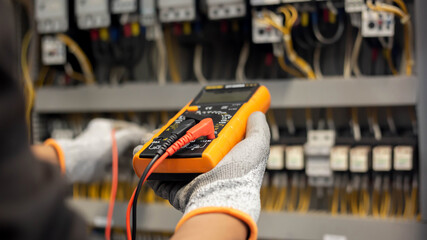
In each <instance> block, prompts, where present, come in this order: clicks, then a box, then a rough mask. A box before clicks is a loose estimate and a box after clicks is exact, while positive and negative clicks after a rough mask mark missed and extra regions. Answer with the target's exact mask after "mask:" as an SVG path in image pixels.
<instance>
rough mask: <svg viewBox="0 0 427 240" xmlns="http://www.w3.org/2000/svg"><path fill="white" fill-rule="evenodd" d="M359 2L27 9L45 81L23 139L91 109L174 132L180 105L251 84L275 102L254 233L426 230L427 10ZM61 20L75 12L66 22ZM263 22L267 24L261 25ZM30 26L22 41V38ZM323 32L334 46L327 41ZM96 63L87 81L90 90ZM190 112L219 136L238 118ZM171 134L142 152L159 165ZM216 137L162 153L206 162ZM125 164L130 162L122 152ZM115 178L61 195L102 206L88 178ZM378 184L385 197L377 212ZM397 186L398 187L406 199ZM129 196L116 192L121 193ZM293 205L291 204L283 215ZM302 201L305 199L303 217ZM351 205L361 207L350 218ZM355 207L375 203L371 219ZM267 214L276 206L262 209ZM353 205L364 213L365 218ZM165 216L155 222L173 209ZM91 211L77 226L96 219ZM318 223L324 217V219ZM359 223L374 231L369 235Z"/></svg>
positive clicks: (45, 2) (408, 2)
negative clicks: (202, 93) (206, 118)
mask: <svg viewBox="0 0 427 240" xmlns="http://www.w3.org/2000/svg"><path fill="white" fill-rule="evenodd" d="M366 2H367V1H366V0H339V1H338V0H249V1H243V0H201V1H195V0H169V1H168V0H159V1H156V0H136V1H135V0H85V1H80V0H74V1H68V0H35V4H34V10H35V16H36V21H37V30H38V33H39V34H40V36H37V39H40V44H33V43H34V42H37V41H33V43H31V45H30V48H29V50H28V51H29V52H28V59H29V60H30V58H32V57H33V54H32V49H34V48H33V46H36V47H40V49H39V50H40V51H39V52H40V54H36V55H37V56H39V57H40V59H37V60H38V61H40V64H31V65H32V67H31V71H33V68H34V67H36V66H40V67H41V68H40V69H37V70H39V71H38V72H35V74H32V75H34V76H33V77H37V79H38V80H40V81H38V82H37V86H40V85H42V86H41V87H39V88H37V91H38V92H37V96H36V100H35V104H34V116H33V124H32V126H33V127H32V128H33V129H32V132H33V135H32V139H33V140H34V141H35V142H39V143H40V142H43V141H44V140H45V139H47V138H74V137H76V136H78V135H79V134H80V133H81V132H82V130H83V129H85V128H86V126H87V123H88V122H89V121H90V120H91V119H93V117H94V116H99V117H106V118H114V119H124V120H126V121H132V122H134V123H137V124H139V125H140V126H143V127H146V126H147V125H149V126H150V128H149V129H147V132H152V130H153V129H158V128H161V127H162V126H165V129H167V128H169V130H170V129H172V128H173V127H174V126H173V125H174V124H176V123H178V122H179V121H181V120H182V117H178V118H176V119H174V121H173V122H168V119H170V117H171V116H175V114H176V112H177V110H179V109H180V108H181V107H182V106H184V105H185V104H188V102H189V100H190V99H189V98H188V97H189V96H191V95H192V94H193V93H195V92H196V91H198V90H199V88H200V85H201V84H203V85H205V84H210V83H212V82H216V81H220V82H223V81H230V82H229V83H234V79H236V80H235V81H236V82H239V83H240V81H243V82H244V83H249V84H250V83H252V82H254V81H257V82H260V83H262V84H263V85H265V86H266V87H267V88H268V89H270V92H271V93H272V109H271V112H269V113H268V114H266V115H267V121H268V123H269V125H270V126H271V135H272V139H271V149H270V156H269V159H268V162H267V169H266V174H265V176H266V177H265V178H264V182H263V183H262V184H261V185H262V187H261V193H262V194H261V202H262V204H261V206H262V210H266V211H276V213H274V214H273V215H274V217H271V216H272V214H271V213H264V212H261V217H260V223H261V224H260V236H259V238H261V239H270V238H277V239H282V238H286V239H287V238H290V239H292V238H299V239H322V237H324V238H325V239H326V237H325V236H326V233H328V234H329V233H330V234H342V235H345V237H346V239H390V240H399V237H401V235H399V234H400V232H404V234H405V236H407V238H408V239H416V240H418V239H423V236H425V235H426V234H427V228H426V227H425V223H421V222H418V221H417V220H416V219H417V218H418V217H419V216H420V215H421V219H422V221H424V220H425V219H427V217H426V216H427V214H426V212H425V211H422V209H427V207H426V206H427V204H426V203H427V201H425V200H426V199H427V197H426V196H427V195H426V194H425V191H424V192H423V189H425V188H424V187H425V186H424V185H425V184H426V181H425V180H426V178H425V176H424V175H423V173H424V172H426V166H427V165H426V164H424V165H423V161H422V159H424V158H425V154H423V153H422V152H424V153H425V149H424V147H423V146H424V145H426V144H425V142H423V141H422V139H427V138H425V136H426V131H425V130H426V129H425V126H427V124H425V121H422V119H423V116H425V115H426V114H425V111H424V109H427V108H426V107H425V103H427V101H426V99H425V98H424V97H423V96H424V95H423V94H421V95H419V94H418V92H419V91H421V92H425V91H424V89H425V87H426V84H424V81H422V79H423V78H426V76H425V72H423V71H422V69H423V68H422V67H421V68H419V67H420V66H423V64H425V62H426V61H425V58H423V56H427V54H424V52H425V51H423V47H422V46H423V44H422V43H423V42H426V41H427V39H426V36H424V35H425V34H423V33H424V32H423V31H422V26H423V22H424V21H423V20H424V18H425V17H424V16H423V17H420V14H419V12H422V9H426V8H427V1H424V0H415V1H413V0H404V1H403V2H404V4H405V6H406V7H402V6H400V5H399V3H397V1H393V0H376V1H372V2H373V4H374V5H375V4H377V5H378V6H380V5H382V6H386V5H393V6H394V7H395V8H399V9H401V10H402V11H404V9H405V8H407V10H408V14H404V15H406V16H403V17H402V16H400V15H399V16H398V15H397V14H389V13H385V12H381V11H380V9H379V8H377V9H376V10H372V8H368V5H367V4H366ZM424 2H426V4H424ZM70 7H72V8H74V10H75V11H72V10H71V11H70V9H69V8H70ZM67 8H68V9H67ZM279 8H280V9H279ZM291 8H294V10H296V12H297V14H298V17H297V20H296V22H295V23H294V24H292V26H291V27H290V28H289V29H288V30H289V32H290V35H287V36H286V37H284V34H283V33H282V32H281V31H279V30H277V29H278V28H281V27H287V26H286V25H285V23H289V22H292V21H289V19H292V17H289V16H287V15H286V11H287V10H289V11H290V14H291V15H294V13H295V11H291V10H290V9H291ZM238 9H239V10H238ZM282 11H283V12H282ZM416 11H418V15H417V14H415V12H416ZM69 12H74V13H73V14H75V17H73V16H71V17H70V16H67V14H69ZM285 16H286V17H285ZM269 17H271V20H272V21H273V22H274V23H276V25H275V24H272V23H271V21H269V20H267V19H268V18H269ZM285 18H286V19H285ZM96 19H98V20H96ZM110 19H111V20H110ZM123 19H126V20H123ZM25 20H26V19H24V21H22V22H23V23H24V28H23V29H22V32H25V30H28V29H25V28H26V27H27V26H25V25H26V21H25ZM104 20H105V21H104ZM218 20H221V21H218ZM285 20H288V21H285ZM64 21H66V24H62V22H64ZM68 21H69V22H68ZM123 21H126V24H125V23H124V22H123ZM138 21H139V23H140V24H137V23H136V22H138ZM128 23H131V24H128ZM406 23H408V24H411V26H412V27H411V26H410V27H409V28H408V25H405V24H406ZM76 24H77V27H76V26H75V25H76ZM273 25H275V26H273ZM65 26H66V28H65ZM104 27H106V28H104ZM341 27H342V28H343V29H344V30H343V31H342V32H341V31H340V29H341ZM100 28H101V29H100ZM248 28H249V29H248ZM66 29H69V31H67V30H66ZM420 29H421V30H420ZM31 30H33V29H31ZM88 30H90V31H88ZM282 30H283V32H287V31H286V30H287V29H285V28H283V29H282ZM57 32H67V33H68V37H69V38H71V39H72V40H74V42H75V43H77V44H78V45H79V46H80V48H81V50H82V51H83V53H84V54H85V55H86V56H87V62H86V60H84V59H83V58H82V57H81V55H78V54H76V53H77V52H75V51H74V49H77V48H73V47H72V44H69V43H70V42H67V45H64V43H63V42H61V41H60V40H58V37H59V36H55V34H54V33H57ZM34 37H35V36H34V35H33V40H34V39H36V38H34ZM61 39H62V40H63V38H61ZM330 39H336V40H334V41H333V42H334V43H328V42H330V41H329V40H330ZM288 40H291V41H288ZM251 41H252V42H251ZM23 43H25V42H23ZM407 43H410V44H407ZM415 43H416V44H418V45H415ZM67 48H68V52H67ZM407 49H409V51H407ZM408 52H410V53H412V54H408ZM76 57H77V58H76ZM76 59H78V60H82V59H83V61H76ZM422 59H424V60H422ZM30 62H33V61H30ZM303 62H305V63H306V64H305V65H304V64H302V63H303ZM408 63H409V64H408ZM33 66H34V67H33ZM48 66H53V67H48ZM417 67H418V68H417ZM90 68H92V70H93V75H94V76H95V84H92V85H90V86H86V84H89V83H90V82H89V81H86V79H87V78H88V77H90V74H91V73H90V71H89V70H90ZM308 69H311V70H312V72H313V74H312V75H313V76H311V75H310V76H309V71H308ZM88 71H89V73H88ZM414 73H416V74H414ZM308 78H310V80H311V79H313V80H314V79H319V80H320V79H323V80H322V81H319V80H318V81H309V79H308ZM163 80H164V81H163ZM343 80H344V81H343ZM39 83H40V84H39ZM88 96H90V98H88ZM159 96H161V97H159ZM153 99H155V101H153ZM141 103H147V104H141ZM189 105H191V104H189ZM196 105H197V110H194V109H196V108H194V106H192V107H191V109H188V111H187V112H185V113H182V114H179V115H180V116H181V115H183V116H184V117H186V118H187V117H190V118H191V117H194V115H196V116H197V115H205V114H204V113H203V112H205V113H206V115H207V114H208V113H209V115H210V116H211V117H213V118H214V122H215V126H216V127H217V129H216V130H217V132H218V131H220V132H223V131H224V128H223V127H222V126H220V125H219V124H221V122H222V123H223V124H224V123H225V124H226V125H227V124H230V121H231V120H227V118H229V115H232V114H233V113H234V112H235V111H240V109H241V106H240V108H239V107H238V106H232V105H229V104H217V105H212V106H210V105H208V104H196ZM222 107H228V108H227V109H222ZM411 110H412V111H413V112H414V113H412V114H411V113H410V111H411ZM197 111H200V112H199V113H201V114H199V113H197ZM191 115H193V116H191ZM223 118H224V119H223ZM35 119H36V120H35ZM37 119H40V120H39V124H37V122H36V121H37ZM424 120H425V119H424ZM34 122H36V123H34ZM227 126H228V125H227ZM242 126H243V124H242ZM36 128H37V129H36ZM38 128H39V129H41V130H39V129H38ZM221 128H222V130H221ZM169 130H168V131H169ZM168 131H165V132H164V133H163V134H162V135H161V137H160V135H159V138H158V139H155V141H153V142H151V143H148V145H149V147H148V148H147V149H146V150H144V152H143V155H142V157H144V159H145V158H146V159H150V157H152V156H153V155H152V154H153V152H155V151H156V150H155V149H156V148H157V147H158V144H159V143H161V142H163V141H164V138H167V136H168ZM316 131H334V132H335V137H329V138H328V139H329V140H332V139H334V142H329V143H325V144H323V143H322V144H315V143H314V140H315V139H316V140H320V139H322V138H323V137H322V136H323V134H320V132H318V133H319V134H313V132H316ZM156 137H157V136H156ZM156 137H155V138H156ZM163 137H164V138H163ZM314 138H315V139H314ZM213 141H215V140H208V139H198V140H195V141H193V142H191V143H189V144H188V145H186V146H184V148H183V149H181V150H180V151H179V152H177V153H176V155H175V158H171V159H167V160H170V162H172V163H175V162H176V161H180V160H181V159H186V160H185V161H187V160H188V161H190V159H191V160H194V159H198V158H200V156H202V157H203V153H202V152H203V151H205V150H206V149H207V148H209V147H211V146H212V143H213ZM129 155H130V153H129ZM139 156H141V155H139ZM122 157H123V159H127V160H125V161H128V160H129V159H130V158H131V156H122ZM144 161H145V162H148V161H146V160H144ZM194 162H196V164H199V163H200V161H199V160H195V161H194ZM162 164H163V163H162ZM189 165H190V164H189ZM120 167H121V166H120ZM126 167H127V168H126ZM144 167H145V166H143V165H141V166H140V169H141V170H143V169H144ZM125 168H126V169H125ZM129 168H130V166H124V167H123V168H121V169H120V171H123V172H126V174H127V175H126V176H127V177H128V178H123V179H125V180H123V181H122V180H121V179H122V178H121V177H120V176H119V181H121V183H123V184H121V183H119V184H118V185H119V188H120V187H123V188H125V187H127V186H122V185H129V188H130V185H132V183H134V181H135V180H136V178H137V177H138V175H135V174H134V173H133V172H132V174H130V172H131V171H129V170H130V169H129ZM173 170H176V168H173ZM205 170H208V169H207V168H206V169H205ZM162 171H163V170H162ZM177 171H178V170H177ZM179 171H181V170H179ZM193 172H194V173H196V171H193ZM200 172H204V170H203V171H199V173H200ZM158 173H162V172H157V173H156V174H158ZM177 174H178V172H177ZM196 174H198V173H196ZM157 176H158V175H157ZM109 177H110V176H109V175H105V176H104V179H102V180H101V181H102V182H101V183H94V184H92V183H84V184H83V183H78V184H76V185H75V186H77V187H75V186H74V187H75V188H73V190H75V189H77V190H75V191H79V193H78V197H79V198H78V199H76V200H74V199H73V200H72V201H71V202H79V201H90V202H91V204H93V205H97V204H104V202H102V201H103V200H100V201H97V200H95V199H94V198H93V196H92V195H91V193H93V192H92V190H93V189H95V187H93V185H96V184H98V188H101V189H104V188H105V189H110V188H107V187H105V186H109V187H111V179H110V178H109ZM294 179H296V180H294ZM99 184H102V185H101V187H99V186H100V185H99ZM104 185H105V186H104ZM405 186H406V187H405ZM89 189H91V191H89ZM404 189H406V190H404ZM122 190H123V189H119V190H118V192H120V193H121V192H125V194H128V195H130V194H131V193H132V189H127V188H126V189H125V191H122ZM143 191H144V190H143ZM310 191H311V193H310ZM375 191H378V195H379V201H377V203H376V204H375V201H374V199H375V194H377V193H376V192H375ZM396 191H397V192H399V191H401V192H402V193H401V196H400V197H399V196H397V195H398V194H395V193H396ZM417 191H418V192H417ZM73 194H74V192H73ZM283 194H284V195H283ZM310 194H311V195H310ZM97 195H100V194H97ZM105 195H106V194H105ZM128 195H126V196H125V197H124V199H129V198H130V196H128ZM306 195H308V196H306ZM356 195H357V196H358V197H357V198H356V197H355V196H356ZM147 196H148V193H147ZM85 198H87V199H88V200H85ZM121 198H122V199H123V197H121ZM353 198H354V199H353ZM387 198H388V199H390V203H387V201H386V199H387ZM365 199H368V200H367V201H366V200H365ZM408 199H410V200H408ZM150 201H151V200H147V199H145V198H144V199H142V201H141V204H142V205H143V207H142V208H144V211H143V214H146V212H145V211H146V210H148V211H154V210H156V211H155V212H158V211H157V210H158V209H157V207H158V206H159V205H160V204H154V205H156V206H152V205H150V203H151V202H153V201H154V202H159V203H160V200H157V199H156V200H153V201H151V202H150ZM292 201H295V204H294V205H293V207H290V206H291V204H290V203H291V202H292ZM417 201H418V202H417ZM118 204H122V203H118ZM399 204H400V206H398V205H399ZM93 205H91V206H93ZM300 205H301V206H304V205H307V209H306V210H305V211H304V210H303V209H304V208H300ZM353 205H357V207H356V210H354V206H353ZM365 205H369V206H368V207H367V209H366V210H365V209H364V208H365ZM271 206H274V207H277V206H281V207H278V208H277V209H271V208H270V209H269V207H271ZM333 206H335V207H336V209H335V211H334V210H333ZM96 207H97V208H98V207H99V206H98V205H97V206H96ZM124 207H125V206H124ZM99 208H100V207H99ZM375 208H379V209H383V208H384V209H386V214H385V215H384V217H383V216H380V217H377V216H375V214H374V212H375ZM387 208H388V209H387ZM399 208H400V210H401V211H399V210H398V209H399ZM105 209H106V207H105ZM119 209H120V208H119ZM150 209H151V210H150ZM153 209H154V210H153ZM361 209H362V210H364V212H365V213H362V211H360V212H359V210H361ZM420 209H421V210H420ZM139 210H140V211H141V208H140V209H139ZM87 212H90V211H87ZM166 212H167V211H165V213H163V215H162V216H163V217H164V218H167V217H169V216H170V213H169V212H168V213H166ZM288 212H298V214H296V215H295V214H289V213H288ZM140 213H141V212H138V214H140ZM299 213H301V214H299ZM105 214H106V213H105ZM362 214H365V215H362ZM297 215H298V216H297ZM296 216H297V217H296ZM97 217H98V218H99V214H97V216H95V217H94V218H95V219H96V218H97ZM179 217H181V216H179ZM179 217H178V218H177V219H179ZM94 218H93V217H92V218H89V219H87V220H88V222H89V223H91V222H94V220H93V219H94ZM266 219H267V220H266ZM319 219H322V220H324V221H320V222H323V224H321V226H318V224H317V223H319V221H317V220H319ZM403 219H404V220H403ZM114 221H115V225H116V223H117V225H116V227H117V228H118V229H120V228H123V227H124V226H125V225H124V224H123V223H121V222H120V221H123V219H122V218H115V219H114ZM266 221H278V222H279V223H283V224H284V225H290V226H295V225H298V226H308V227H307V228H305V229H300V228H298V227H293V228H292V227H291V228H288V229H285V230H283V228H281V227H280V226H281V225H283V224H279V225H280V226H272V227H271V228H270V226H269V228H268V229H265V226H266V224H265V223H266ZM366 222H372V224H369V226H367V225H366ZM293 223H294V225H292V224H293ZM315 223H316V224H317V225H316V224H315ZM403 223H404V224H403ZM150 224H152V223H150ZM402 224H403V225H405V226H403V225H402ZM401 225H402V226H401ZM337 226H339V228H338V227H337ZM420 226H421V227H420ZM161 227H163V226H161ZM173 227H174V226H171V228H170V229H171V230H170V231H173ZM354 228H363V229H367V230H366V231H363V232H360V231H359V232H357V233H355V232H354V231H351V229H354ZM289 229H290V230H289ZM307 229H308V230H307ZM337 229H339V231H338V230H337ZM346 229H350V230H346ZM379 229H381V231H379ZM386 229H387V230H388V231H386ZM419 229H424V230H422V231H418V230H419ZM137 230H138V231H139V230H141V229H140V228H138V229H137ZM147 230H148V231H152V229H151V228H148V229H147ZM270 231H271V232H270ZM266 232H268V233H266ZM396 232H397V234H396ZM421 233H422V234H421ZM424 233H425V234H424ZM411 234H412V235H411ZM420 234H421V235H420ZM117 238H119V237H117ZM343 239H344V238H343Z"/></svg>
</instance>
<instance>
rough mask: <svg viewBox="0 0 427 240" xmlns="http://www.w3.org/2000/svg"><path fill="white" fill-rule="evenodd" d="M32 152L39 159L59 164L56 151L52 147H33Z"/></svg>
mask: <svg viewBox="0 0 427 240" xmlns="http://www.w3.org/2000/svg"><path fill="white" fill-rule="evenodd" d="M31 151H32V152H33V154H34V156H36V158H37V159H40V160H42V161H45V162H48V163H52V164H56V165H58V164H59V159H58V155H57V154H56V151H55V149H54V148H53V147H51V146H46V145H33V146H31Z"/></svg>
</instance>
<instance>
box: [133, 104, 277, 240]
mask: <svg viewBox="0 0 427 240" xmlns="http://www.w3.org/2000/svg"><path fill="white" fill-rule="evenodd" d="M140 148H141V147H140V146H138V147H137V148H135V150H139V149H140ZM135 150H134V153H135ZM269 150H270V131H269V128H268V124H267V121H266V119H265V115H264V114H263V113H261V112H255V113H253V114H252V115H251V116H250V117H249V119H248V124H247V128H246V138H245V139H244V140H242V141H241V142H240V143H238V144H237V145H236V146H235V147H234V148H233V149H232V150H231V151H230V152H229V153H228V154H227V155H226V156H225V157H224V158H223V159H222V160H221V162H220V163H219V164H218V165H217V166H216V167H215V168H214V169H212V170H211V171H209V172H207V173H204V174H202V175H200V176H198V177H197V178H195V179H194V180H192V181H191V182H190V183H188V184H187V183H183V182H165V181H148V184H149V185H150V186H151V188H153V190H154V191H155V192H156V194H157V195H159V196H160V197H163V198H165V199H168V200H169V202H170V203H171V204H172V205H173V206H174V207H175V208H176V209H178V210H180V211H182V212H184V217H183V218H182V219H181V221H180V223H178V225H177V228H179V227H180V225H181V224H182V223H183V222H185V221H186V220H187V219H189V218H191V217H193V216H196V215H199V214H203V213H213V212H216V213H226V214H229V215H232V216H234V217H236V218H238V219H240V220H242V221H243V222H245V223H246V224H247V225H248V226H249V228H250V230H251V236H250V239H255V238H256V235H257V227H256V221H257V220H258V217H259V214H260V210H261V204H260V188H261V183H262V179H263V175H264V171H265V167H266V161H267V159H268V155H269Z"/></svg>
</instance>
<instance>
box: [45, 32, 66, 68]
mask: <svg viewBox="0 0 427 240" xmlns="http://www.w3.org/2000/svg"><path fill="white" fill-rule="evenodd" d="M41 52H42V62H43V64H44V65H48V66H49V65H62V64H65V63H66V62H67V51H66V47H65V44H64V43H63V42H61V41H60V40H59V39H58V38H56V37H52V36H44V37H43V38H42V40H41Z"/></svg>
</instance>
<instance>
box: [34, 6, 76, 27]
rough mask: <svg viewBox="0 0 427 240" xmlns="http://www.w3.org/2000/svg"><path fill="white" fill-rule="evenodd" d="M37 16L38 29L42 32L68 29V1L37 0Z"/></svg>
mask: <svg viewBox="0 0 427 240" xmlns="http://www.w3.org/2000/svg"><path fill="white" fill-rule="evenodd" d="M35 18H36V21H37V31H38V32H39V33H41V34H44V33H57V32H65V31H67V30H68V1H67V0H36V1H35Z"/></svg>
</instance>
